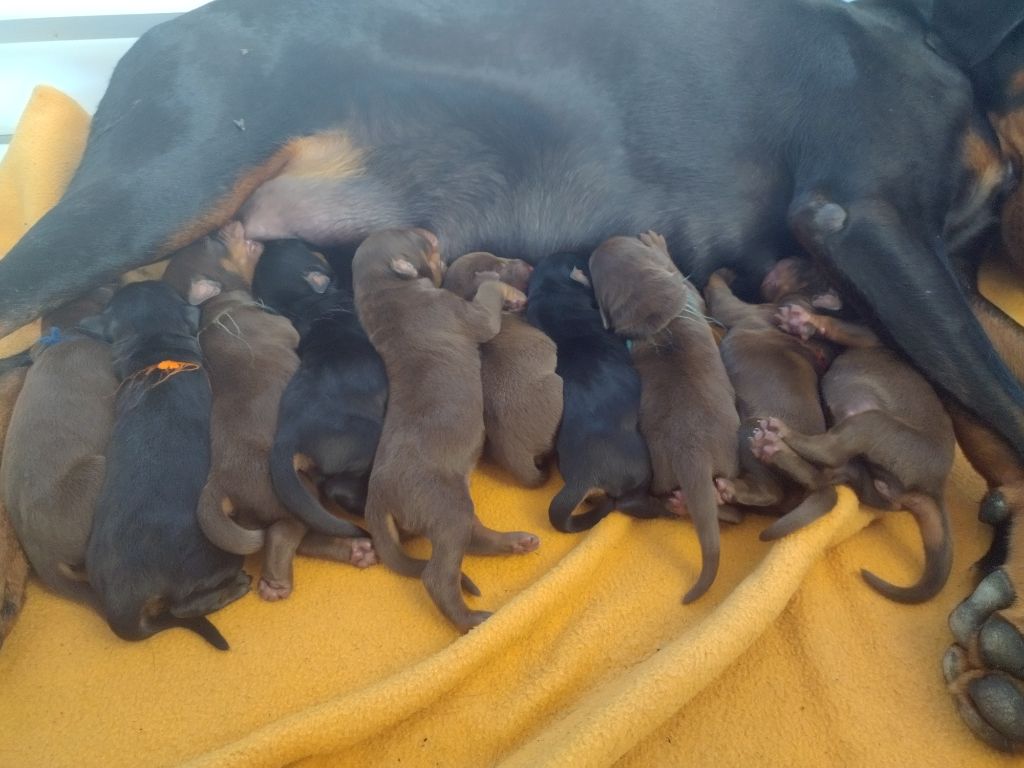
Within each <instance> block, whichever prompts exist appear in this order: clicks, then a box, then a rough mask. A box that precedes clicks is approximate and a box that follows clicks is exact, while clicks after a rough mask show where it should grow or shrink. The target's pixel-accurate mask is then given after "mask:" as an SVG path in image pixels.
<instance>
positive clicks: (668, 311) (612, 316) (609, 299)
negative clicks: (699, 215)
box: [590, 237, 696, 339]
mask: <svg viewBox="0 0 1024 768" xmlns="http://www.w3.org/2000/svg"><path fill="white" fill-rule="evenodd" d="M590 273H591V277H592V278H593V281H594V293H595V295H596V296H597V303H598V305H599V306H600V308H601V314H602V317H603V318H604V321H605V326H606V327H609V328H611V329H613V330H614V331H615V332H616V333H617V334H619V335H620V336H625V337H627V338H635V339H639V338H644V337H646V336H651V335H653V334H655V333H657V332H658V331H660V330H662V329H663V328H664V327H665V326H666V325H668V323H669V322H670V321H671V320H672V318H674V317H676V316H678V315H679V314H680V313H681V312H682V311H683V308H684V307H685V306H686V302H687V297H688V295H689V294H692V295H694V296H696V291H694V290H693V287H692V286H691V285H689V283H688V282H687V280H686V279H685V278H684V277H683V276H682V274H681V273H680V272H679V270H678V269H676V266H675V264H673V263H672V260H671V259H670V258H669V257H668V255H667V254H666V253H665V251H663V250H661V249H660V248H658V247H656V246H654V245H651V244H648V243H646V242H641V241H640V240H639V239H637V238H635V237H613V238H611V239H609V240H606V241H605V242H603V243H601V245H600V246H598V248H597V250H595V251H594V252H593V253H592V254H591V256H590Z"/></svg>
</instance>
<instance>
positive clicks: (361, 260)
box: [352, 228, 445, 288]
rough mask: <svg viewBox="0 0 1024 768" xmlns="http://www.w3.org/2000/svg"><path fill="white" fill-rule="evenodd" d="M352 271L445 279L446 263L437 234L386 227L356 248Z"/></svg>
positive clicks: (437, 284)
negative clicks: (442, 256)
mask: <svg viewBox="0 0 1024 768" xmlns="http://www.w3.org/2000/svg"><path fill="white" fill-rule="evenodd" d="M352 269H353V272H356V273H360V272H363V271H365V270H371V271H373V272H375V273H381V272H383V273H387V274H390V275H391V276H393V277H398V278H401V279H403V280H418V279H420V278H425V279H427V280H430V282H431V283H433V284H434V286H435V287H436V288H440V287H441V283H442V281H443V280H444V274H445V265H444V260H443V259H442V258H441V249H440V246H439V244H438V240H437V236H436V235H435V234H434V233H433V232H428V231H427V230H425V229H419V228H416V229H386V230H383V231H381V232H374V233H373V234H372V235H370V236H369V237H368V238H366V239H365V240H364V241H363V242H362V244H361V245H360V246H359V248H358V249H356V255H355V257H354V259H353V261H352Z"/></svg>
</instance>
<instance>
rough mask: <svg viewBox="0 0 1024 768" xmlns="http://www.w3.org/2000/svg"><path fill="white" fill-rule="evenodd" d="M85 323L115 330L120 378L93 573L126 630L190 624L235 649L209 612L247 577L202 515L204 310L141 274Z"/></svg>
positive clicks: (90, 558)
mask: <svg viewBox="0 0 1024 768" xmlns="http://www.w3.org/2000/svg"><path fill="white" fill-rule="evenodd" d="M83 325H85V326H87V327H88V328H89V330H92V331H95V332H99V333H100V334H102V335H103V336H104V337H106V338H108V339H110V340H111V342H112V344H113V356H114V370H115V373H116V374H117V377H118V379H119V380H120V385H119V387H118V391H117V399H116V401H117V412H116V417H115V420H114V429H113V433H112V434H111V437H110V443H109V445H108V447H107V453H106V456H107V461H106V476H105V478H104V481H103V486H102V489H101V491H100V498H99V502H98V503H97V505H96V513H95V515H94V517H93V524H92V531H91V533H90V536H89V545H88V549H87V551H86V559H85V564H86V571H87V573H88V576H89V583H90V584H91V585H92V588H93V590H94V591H95V592H96V595H97V597H98V599H99V603H100V605H101V606H102V610H103V613H104V614H105V615H106V617H107V622H108V623H109V624H110V627H111V629H113V630H114V632H115V633H117V635H118V636H119V637H121V638H123V639H125V640H141V639H143V638H146V637H149V636H150V635H152V634H154V633H156V632H159V631H161V630H163V629H169V628H171V627H183V628H186V629H190V630H192V631H194V632H196V633H197V634H199V635H200V636H202V637H203V638H204V639H206V640H207V641H208V642H209V643H210V644H212V645H213V646H214V647H216V648H218V649H221V650H227V647H228V645H227V643H226V642H225V640H224V638H223V636H221V634H220V632H218V631H217V629H216V628H215V627H214V626H213V624H211V623H210V621H209V620H208V619H207V618H206V617H205V614H207V613H211V612H213V611H215V610H217V609H219V608H221V607H223V606H224V605H226V604H228V603H230V602H231V601H232V600H236V599H238V598H239V597H241V596H242V595H244V594H245V593H246V592H247V591H248V589H249V577H248V576H247V575H246V574H244V573H243V572H242V570H241V566H242V558H241V557H240V556H238V555H232V554H228V553H227V552H224V551H223V550H220V549H217V548H216V547H215V546H214V545H213V544H211V543H210V541H209V540H208V539H207V538H206V537H205V536H204V535H203V532H202V530H201V529H200V527H199V522H198V520H197V519H196V506H197V504H198V503H199V496H200V494H201V492H202V489H203V486H204V485H205V484H206V479H207V475H208V473H209V469H210V399H211V397H210V385H209V381H208V380H207V377H206V374H205V372H204V371H203V368H202V353H201V351H200V348H199V342H198V340H197V339H196V332H197V331H198V329H199V310H198V309H197V308H196V307H192V306H190V305H188V304H187V303H186V302H185V301H184V300H183V299H181V298H180V297H179V296H177V295H176V294H175V293H174V291H173V289H172V288H171V287H170V286H169V285H167V284H166V283H162V282H157V281H143V282H140V283H132V284H130V285H127V286H125V287H124V288H122V289H121V290H120V291H118V292H117V293H116V294H115V295H114V298H113V299H111V301H110V304H109V305H108V306H107V308H106V309H105V310H104V311H103V314H102V315H99V316H98V317H94V318H89V319H87V320H86V321H83Z"/></svg>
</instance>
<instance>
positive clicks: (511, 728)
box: [0, 87, 1024, 768]
mask: <svg viewBox="0 0 1024 768" xmlns="http://www.w3.org/2000/svg"><path fill="white" fill-rule="evenodd" d="M87 126H88V117H87V115H86V114H85V113H84V112H83V111H82V110H81V109H80V108H79V107H78V105H76V104H75V103H74V102H72V101H71V100H70V99H68V98H67V97H66V96H64V95H63V94H61V93H60V92H58V91H55V90H53V89H50V88H45V87H41V88H39V89H38V90H37V91H36V92H35V95H34V96H33V98H32V101H31V103H30V104H29V106H28V108H27V110H26V112H25V115H24V117H23V118H22V121H21V123H20V125H19V127H18V129H17V132H16V134H15V136H14V139H13V142H12V144H11V147H10V150H9V152H8V154H7V157H6V158H5V159H4V161H3V164H2V165H0V253H3V252H6V250H7V249H8V248H9V247H10V246H11V245H12V244H13V243H14V242H15V241H16V240H17V239H18V238H19V237H20V236H21V234H22V233H23V232H24V231H25V230H26V229H27V228H28V227H29V226H30V225H31V224H32V222H33V221H35V220H36V219H37V218H38V217H39V216H40V215H41V214H42V213H43V212H44V211H45V210H46V209H47V208H48V207H49V206H51V205H52V204H53V203H54V202H56V200H57V198H58V196H59V195H60V192H61V190H62V189H63V187H64V185H65V184H66V183H67V181H68V178H69V176H70V174H71V172H72V171H73V169H74V167H75V164H76V163H77V161H78V158H79V156H80V153H81V150H82V147H83V144H84V139H85V135H86V130H87ZM105 224H106V225H107V226H117V222H116V221H112V222H106V223H105ZM993 282H994V284H996V285H999V286H1001V288H1002V290H1003V294H1002V295H1001V296H999V297H998V299H999V300H1000V301H1001V302H1002V303H1003V304H1004V305H1005V306H1006V307H1007V308H1008V309H1009V310H1010V311H1015V312H1016V313H1017V315H1018V317H1021V318H1024V286H1020V284H1018V283H1014V284H1013V285H1014V286H1017V287H1008V285H1010V278H1009V277H1008V276H1006V275H1000V276H998V279H997V280H995V281H991V280H990V283H993ZM27 333H29V334H30V333H31V330H30V331H28V332H27ZM26 338H30V337H26V336H22V338H21V339H20V340H19V341H12V340H10V339H8V340H7V343H6V344H4V343H2V342H0V347H6V348H0V354H8V353H10V352H11V351H15V350H16V349H18V348H20V347H23V346H24V342H25V339H26ZM557 487H558V481H557V479H552V480H551V482H549V483H548V484H547V486H546V487H544V488H541V489H539V490H535V491H527V490H523V489H520V488H517V487H515V486H514V485H513V484H512V483H511V482H510V481H509V480H508V479H507V478H506V477H504V476H502V475H501V473H499V472H498V471H497V470H493V469H490V468H487V467H482V468H481V469H480V470H479V471H477V472H476V474H475V475H474V477H473V483H472V491H473V497H474V499H475V501H476V504H477V510H478V512H479V514H480V516H481V518H482V519H483V520H484V521H485V522H486V523H487V524H489V525H491V526H493V527H496V528H500V529H527V530H531V531H534V532H536V533H538V534H540V536H541V539H542V544H541V547H540V550H539V551H537V552H535V553H532V554H529V555H523V556H510V557H496V558H483V557H467V558H466V562H465V570H466V572H467V573H469V574H470V575H471V576H472V578H473V579H474V580H475V581H476V583H477V584H478V585H479V586H480V588H481V589H482V590H483V597H481V598H471V601H470V602H471V605H474V606H480V607H485V608H488V609H496V610H497V613H496V614H495V615H494V617H493V618H491V619H489V620H488V621H487V622H485V623H484V624H483V625H482V626H481V627H480V628H478V629H476V630H474V631H472V632H471V633H469V634H468V635H467V636H465V637H460V636H459V635H457V633H456V632H455V631H454V630H453V629H452V628H451V627H450V626H449V625H448V624H447V623H446V622H445V621H444V620H443V619H442V617H441V615H440V613H438V611H437V610H436V609H435V608H434V606H433V604H432V603H431V601H430V600H429V598H428V597H427V594H426V592H425V591H424V589H423V586H422V585H421V584H420V583H419V582H417V581H414V580H411V579H405V578H402V577H400V576H397V575H395V574H393V573H391V572H389V571H388V570H387V569H386V568H384V567H383V566H376V567H373V568H370V569H367V570H366V571H358V570H356V569H354V568H351V567H347V566H341V565H338V564H333V563H326V562H319V561H316V560H309V559H302V558H300V559H299V560H298V562H297V563H296V572H295V583H296V589H295V592H294V594H293V595H292V596H291V597H290V598H289V599H288V600H286V601H284V602H280V603H276V604H267V603H264V602H261V601H260V599H259V598H258V597H257V595H256V594H255V593H252V594H249V595H247V596H246V597H245V598H243V599H242V600H240V601H238V602H237V603H235V604H233V605H231V606H229V607H228V608H227V609H225V610H223V611H221V612H220V613H218V614H216V615H215V616H214V617H213V618H214V621H215V623H216V624H217V626H218V627H219V628H220V629H221V631H222V632H223V633H224V635H225V637H227V638H228V640H229V642H230V643H231V651H230V652H228V653H219V652H217V651H214V650H212V649H211V648H210V647H209V646H208V645H206V644H205V643H204V642H203V641H201V640H200V639H199V638H197V637H196V636H194V635H192V634H190V633H187V632H183V631H170V632H164V633H162V634H160V635H158V636H156V637H154V638H152V639H150V640H147V641H145V642H142V643H128V642H124V641H121V640H119V639H118V638H117V637H115V636H114V634H113V633H112V632H111V631H110V630H109V629H108V628H107V626H106V623H105V622H104V621H103V619H101V618H100V617H99V616H97V615H95V614H94V613H92V612H91V611H90V610H88V609H86V608H84V607H81V606H79V605H76V604H74V603H71V602H68V601H66V600H63V599H60V598H57V597H54V596H53V595H51V594H48V593H47V592H46V591H45V590H44V589H43V588H42V587H40V586H39V585H38V583H31V584H30V587H29V592H28V596H27V600H26V603H25V607H24V610H23V613H22V616H21V618H20V620H19V622H18V624H17V625H16V626H15V628H14V631H13V632H12V634H11V635H10V637H9V638H8V640H7V643H6V644H5V645H4V647H3V649H2V650H0V691H2V694H0V766H9V767H10V768H22V767H29V766H45V767H46V768H57V766H103V768H114V767H115V766H131V767H133V768H135V767H137V766H155V765H161V766H163V765H192V766H239V767H241V766H245V767H246V768H253V767H254V766H284V765H301V766H305V767H307V768H309V767H311V766H349V765H352V766H402V768H413V767H414V766H444V767H445V768H447V767H449V766H466V767H467V768H478V767H480V766H490V765H500V766H508V767H511V766H523V768H539V767H540V766H559V767H561V766H606V765H612V764H616V765H620V766H677V765H678V766H683V765H687V766H702V767H703V766H741V765H742V766H780V767H782V766H784V767H785V768H792V767H793V766H824V765H843V766H865V767H867V766H871V767H872V768H874V767H876V766H901V767H902V768H909V767H911V766H927V767H928V768H932V766H958V768H968V767H969V766H982V765H984V766H989V765H991V766H1000V765H1006V766H1009V765H1018V764H1019V762H1018V761H1019V758H1018V759H1016V760H1015V759H1014V758H1009V757H1004V756H1001V755H999V754H997V753H995V752H993V751H991V750H989V749H988V748H986V747H985V746H983V745H982V744H981V743H980V742H978V741H976V740H975V739H974V737H973V736H972V735H971V734H970V732H969V731H968V730H967V728H966V727H964V726H963V725H962V724H961V723H960V721H959V719H958V718H957V716H956V714H955V712H954V707H953V705H952V703H951V701H950V700H949V698H948V697H947V695H946V692H945V690H944V684H943V679H942V673H941V668H940V660H941V658H942V654H943V652H944V651H945V649H946V647H947V645H948V644H949V642H950V635H949V632H948V630H947V629H946V616H947V614H948V613H949V611H950V610H951V609H952V608H953V606H954V605H956V603H957V602H958V601H959V600H960V599H961V598H963V597H964V596H965V595H966V594H967V593H968V590H969V588H970V584H971V579H970V573H969V569H970V565H971V563H972V562H973V561H974V560H975V559H977V558H978V557H979V556H980V555H981V554H982V553H983V552H984V550H985V548H986V546H987V544H988V540H989V535H990V534H989V531H988V529H987V527H985V526H983V525H982V524H980V523H978V522H977V519H976V509H977V502H978V499H979V498H980V497H981V495H982V493H983V490H984V489H983V485H982V483H981V482H980V480H979V478H978V477H977V476H976V475H975V474H974V473H973V472H972V471H971V470H970V469H969V468H968V467H967V466H966V464H965V462H964V461H963V459H962V458H958V462H957V465H956V469H955V472H954V475H953V477H952V479H951V481H950V484H949V501H950V507H951V509H952V510H953V513H954V515H953V517H954V521H953V529H954V533H955V539H956V559H955V562H954V566H953V575H952V578H951V579H950V582H949V585H948V586H947V587H946V589H945V590H944V591H943V592H942V593H941V594H940V595H939V596H938V597H937V598H936V599H935V600H933V601H932V602H930V603H928V604H926V605H920V606H913V607H907V606H900V605H896V604H894V603H891V602H888V601H886V600H885V599H883V598H882V597H880V596H879V595H877V594H875V593H874V592H873V591H871V590H870V589H869V588H868V587H867V586H866V585H865V584H864V583H863V581H862V580H861V578H860V575H859V571H860V568H861V567H868V568H870V569H871V570H873V571H874V572H876V573H878V574H879V575H881V576H883V577H885V578H887V579H891V580H893V581H895V582H897V583H910V582H911V581H913V580H915V579H916V577H917V575H918V574H919V572H920V569H921V567H922V554H921V547H920V543H919V541H918V535H917V532H916V527H915V525H914V523H913V521H912V519H911V518H910V516H909V515H908V514H905V513H889V514H887V515H885V516H884V517H881V518H878V519H876V516H875V515H874V514H873V513H871V512H870V511H867V510H862V509H858V507H857V504H856V500H855V499H854V498H853V496H852V494H851V493H849V492H848V491H846V490H845V489H842V492H841V495H840V503H839V506H838V507H837V508H836V509H835V510H834V511H833V512H832V513H831V514H830V515H829V516H827V518H825V519H823V520H821V521H819V522H817V523H815V524H814V525H812V526H810V527H809V528H807V529H805V530H804V531H802V532H800V533H798V534H797V535H794V536H792V537H790V538H788V539H786V540H783V541H781V542H778V543H776V544H774V545H769V544H763V543H761V542H760V541H758V538H757V535H758V532H759V531H760V530H761V529H762V528H763V527H764V526H765V525H766V524H767V522H769V521H768V519H767V518H761V517H751V518H749V519H748V520H747V521H746V522H745V523H743V524H742V525H739V526H736V527H727V528H725V530H724V532H723V536H722V562H723V566H722V570H721V574H720V575H719V577H718V580H717V582H716V583H715V585H714V587H713V588H712V589H711V591H710V592H709V593H708V594H707V595H706V596H705V597H703V598H702V599H701V600H699V601H698V602H697V603H696V604H694V605H691V606H686V607H684V606H682V605H681V604H680V602H679V600H680V597H681V596H682V594H683V592H684V591H685V589H686V588H687V587H688V586H689V585H690V584H692V582H693V580H694V578H695V577H696V574H697V570H698V565H699V549H698V546H697V542H696V538H695V535H694V532H693V528H692V527H691V526H690V525H689V524H688V523H685V522H679V521H674V520H658V521H651V522H649V521H636V520H631V519H628V518H626V517H624V516H621V515H612V516H610V517H609V518H607V519H605V520H604V521H603V522H602V523H601V524H600V525H599V526H597V527H596V528H595V529H594V530H593V531H591V532H589V533H586V534H583V535H575V536H574V535H566V534H560V533H557V532H555V531H554V530H552V529H551V528H550V527H549V525H548V522H547V512H546V510H547V505H548V502H549V500H550V498H551V496H552V494H553V493H554V492H555V490H556V489H557ZM420 552H421V553H422V550H420ZM249 565H250V571H251V572H255V568H256V567H257V564H256V563H250V564H249Z"/></svg>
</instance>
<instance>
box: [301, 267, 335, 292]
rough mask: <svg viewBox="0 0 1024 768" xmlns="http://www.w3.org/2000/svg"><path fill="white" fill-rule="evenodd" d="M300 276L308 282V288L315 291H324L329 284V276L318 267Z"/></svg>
mask: <svg viewBox="0 0 1024 768" xmlns="http://www.w3.org/2000/svg"><path fill="white" fill-rule="evenodd" d="M302 278H303V279H304V280H305V281H306V282H307V283H309V286H310V288H312V289H313V290H314V291H316V292H317V293H325V292H326V291H327V286H329V285H330V284H331V276H330V275H328V274H327V273H326V272H321V271H320V270H318V269H314V270H310V271H309V272H307V273H306V274H304V275H303V276H302Z"/></svg>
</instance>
